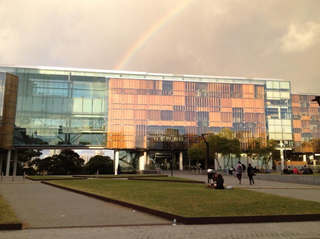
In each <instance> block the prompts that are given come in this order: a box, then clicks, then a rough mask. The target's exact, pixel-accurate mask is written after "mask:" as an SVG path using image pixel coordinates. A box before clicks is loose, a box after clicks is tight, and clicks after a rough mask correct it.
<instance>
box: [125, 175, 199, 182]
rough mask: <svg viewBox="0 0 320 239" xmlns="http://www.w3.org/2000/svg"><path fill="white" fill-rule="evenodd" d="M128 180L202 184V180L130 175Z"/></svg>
mask: <svg viewBox="0 0 320 239" xmlns="http://www.w3.org/2000/svg"><path fill="white" fill-rule="evenodd" d="M128 180H140V181H154V182H170V183H198V184H204V183H205V182H204V181H184V180H160V179H145V178H139V177H138V178H137V177H132V178H128Z"/></svg>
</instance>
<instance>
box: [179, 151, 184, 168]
mask: <svg viewBox="0 0 320 239" xmlns="http://www.w3.org/2000/svg"><path fill="white" fill-rule="evenodd" d="M179 170H183V153H182V151H180V152H179Z"/></svg>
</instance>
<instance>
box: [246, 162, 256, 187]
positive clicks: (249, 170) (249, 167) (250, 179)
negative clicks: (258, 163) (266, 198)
mask: <svg viewBox="0 0 320 239" xmlns="http://www.w3.org/2000/svg"><path fill="white" fill-rule="evenodd" d="M247 172H248V177H249V182H250V185H251V184H252V183H253V184H254V180H253V176H254V175H255V174H254V168H253V167H252V166H251V164H250V163H249V165H248V169H247Z"/></svg>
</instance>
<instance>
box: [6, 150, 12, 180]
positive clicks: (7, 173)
mask: <svg viewBox="0 0 320 239" xmlns="http://www.w3.org/2000/svg"><path fill="white" fill-rule="evenodd" d="M10 159H11V150H8V154H7V168H6V176H9V172H10Z"/></svg>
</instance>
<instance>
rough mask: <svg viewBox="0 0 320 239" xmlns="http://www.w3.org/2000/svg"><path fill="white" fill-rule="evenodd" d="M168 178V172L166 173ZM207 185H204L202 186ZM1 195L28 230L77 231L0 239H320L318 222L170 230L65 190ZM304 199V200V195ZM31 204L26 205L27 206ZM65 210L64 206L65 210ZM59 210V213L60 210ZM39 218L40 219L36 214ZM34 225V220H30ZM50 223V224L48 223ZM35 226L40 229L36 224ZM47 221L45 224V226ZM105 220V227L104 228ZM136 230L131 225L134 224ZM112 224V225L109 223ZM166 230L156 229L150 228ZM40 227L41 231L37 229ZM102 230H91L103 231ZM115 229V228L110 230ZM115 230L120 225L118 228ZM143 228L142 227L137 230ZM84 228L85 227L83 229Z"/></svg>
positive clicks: (0, 186)
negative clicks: (26, 223)
mask: <svg viewBox="0 0 320 239" xmlns="http://www.w3.org/2000/svg"><path fill="white" fill-rule="evenodd" d="M163 173H166V174H168V175H170V174H171V172H170V171H164V172H163ZM174 176H178V177H184V178H190V179H196V180H201V181H204V182H206V180H207V176H206V175H205V174H195V173H192V172H188V171H174ZM224 178H225V182H226V184H227V185H232V186H235V187H241V188H246V189H247V188H249V189H250V188H251V190H256V191H263V192H267V193H272V194H276V195H285V196H289V197H294V198H302V199H305V200H313V201H317V202H320V198H319V194H320V186H314V185H303V184H290V183H281V182H270V181H262V180H259V179H257V178H256V184H255V185H254V186H253V185H252V186H250V185H249V182H248V179H246V178H245V179H244V180H243V182H242V184H241V185H239V184H238V181H237V179H236V178H235V177H233V176H225V177H224ZM204 184H205V183H204ZM0 193H1V194H2V195H3V196H4V197H5V198H6V199H7V200H8V201H9V203H10V204H11V205H12V207H13V208H14V210H15V212H16V213H17V214H18V215H19V217H20V219H22V220H23V221H25V222H28V224H29V227H31V225H33V226H32V227H39V228H41V227H46V225H48V224H47V223H48V222H50V223H52V224H51V226H56V227H59V226H61V225H62V226H67V224H66V223H69V224H70V225H71V226H74V227H77V228H54V229H26V230H22V231H2V232H1V231H0V238H1V239H7V238H8V239H9V238H10V239H16V238H17V239H18V238H19V239H29V238H30V239H34V238H44V239H45V238H48V239H51V238H52V239H53V238H62V239H64V238H68V239H69V238H79V239H82V238H83V239H87V238H119V239H122V238H123V239H128V238H130V239H131V238H132V239H136V238H137V239H140V238H142V239H147V238H150V239H151V238H152V239H153V238H155V239H158V238H159V239H160V238H174V239H175V238H183V239H188V238H208V239H209V238H210V239H212V238H214V239H215V238H219V239H220V238H221V239H223V238H225V239H237V238H238V239H242V238H249V239H251V238H276V239H282V238H287V239H288V238H301V239H315V238H320V230H319V228H320V222H319V221H318V222H291V223H259V224H223V225H175V226H174V225H172V224H171V222H168V221H167V220H163V219H161V218H157V217H153V216H150V215H147V214H144V213H139V212H133V210H132V209H126V208H122V207H119V206H117V205H114V204H107V203H104V202H100V201H98V200H95V199H92V198H88V197H85V196H81V195H78V194H75V193H70V192H66V191H64V190H61V189H57V188H54V187H50V186H47V185H43V184H40V183H38V182H32V181H26V182H22V181H21V182H19V181H16V182H15V183H11V182H10V179H7V182H3V183H0ZM301 195H305V196H301ZM26 202H28V203H26ZM61 205H65V206H62V207H61ZM60 208H61V209H60ZM36 214H39V215H36ZM32 220H35V221H32ZM46 220H47V221H46ZM37 221H41V222H38V223H39V224H36V223H37ZM45 221H46V223H44V222H45ZM101 221H102V222H103V223H102V224H101ZM132 222H134V224H135V225H137V226H129V225H130V224H131V225H133V223H132ZM41 223H42V224H41ZM108 223H110V224H108ZM161 223H165V224H167V225H163V226H154V225H150V224H161ZM36 225H37V226H36ZM99 225H103V226H104V227H90V226H99ZM111 225H113V226H111ZM114 225H122V226H121V227H119V226H114ZM138 225H139V226H138ZM81 226H84V227H81Z"/></svg>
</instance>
